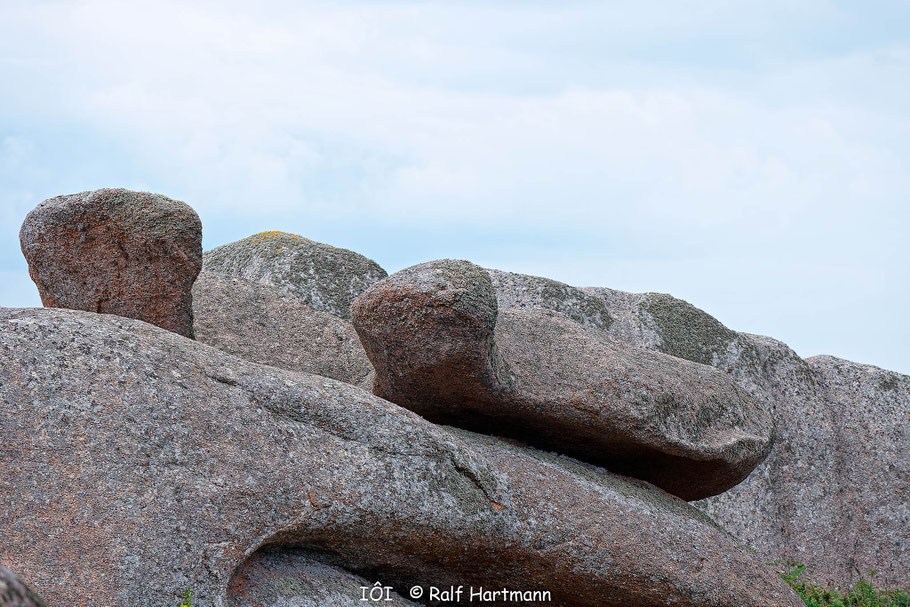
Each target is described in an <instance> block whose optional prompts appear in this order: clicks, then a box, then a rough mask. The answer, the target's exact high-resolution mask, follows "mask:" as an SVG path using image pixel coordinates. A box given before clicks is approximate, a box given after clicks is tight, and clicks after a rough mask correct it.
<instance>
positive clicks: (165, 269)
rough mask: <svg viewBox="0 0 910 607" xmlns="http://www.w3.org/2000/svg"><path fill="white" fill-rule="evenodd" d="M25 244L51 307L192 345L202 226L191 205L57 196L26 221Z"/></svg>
mask: <svg viewBox="0 0 910 607" xmlns="http://www.w3.org/2000/svg"><path fill="white" fill-rule="evenodd" d="M19 240H20V243H21V245H22V252H23V254H24V255H25V258H26V260H28V269H29V274H30V275H31V277H32V280H34V281H35V284H36V285H37V286H38V292H39V293H40V295H41V301H42V303H43V304H44V305H45V306H47V307H50V308H71V309H74V310H88V311H90V312H102V313H105V314H117V315H119V316H126V317H128V318H136V319H139V320H144V321H146V322H149V323H152V324H154V325H158V326H159V327H162V328H164V329H168V330H169V331H174V332H176V333H180V334H181V335H186V336H188V337H192V335H193V311H192V305H193V300H192V295H191V294H190V289H191V287H192V285H193V281H194V280H196V275H197V274H199V270H200V268H201V267H202V224H201V223H200V221H199V217H198V216H197V215H196V213H195V211H193V209H191V208H190V207H189V206H188V205H186V204H184V203H182V202H179V201H177V200H171V199H170V198H167V197H166V196H162V195H160V194H151V193H149V192H132V191H130V190H123V189H105V190H96V191H94V192H81V193H79V194H70V195H68V196H57V197H55V198H50V199H48V200H45V201H44V202H42V203H41V204H39V205H38V206H37V207H35V209H34V210H33V211H32V212H30V213H29V214H28V215H27V216H26V218H25V221H24V222H23V224H22V230H21V231H20V233H19Z"/></svg>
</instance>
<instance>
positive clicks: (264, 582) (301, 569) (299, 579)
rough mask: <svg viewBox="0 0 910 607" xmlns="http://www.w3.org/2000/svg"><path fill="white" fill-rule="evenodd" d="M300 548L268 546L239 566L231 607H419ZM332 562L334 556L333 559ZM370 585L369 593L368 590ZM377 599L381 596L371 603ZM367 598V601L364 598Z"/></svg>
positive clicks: (234, 576)
mask: <svg viewBox="0 0 910 607" xmlns="http://www.w3.org/2000/svg"><path fill="white" fill-rule="evenodd" d="M325 558H326V557H325V556H324V555H314V554H313V553H311V552H310V551H308V550H303V549H300V548H278V549H269V548H265V549H263V550H259V551H257V552H255V553H254V554H253V555H252V556H250V558H248V559H247V560H246V561H244V563H243V564H242V565H241V566H240V567H238V568H237V570H236V571H235V572H234V575H233V576H232V577H231V581H230V583H229V595H230V599H229V600H228V605H229V607H351V606H352V605H364V604H366V605H370V604H381V605H387V606H388V607H418V606H417V603H413V602H411V601H409V600H407V599H403V598H401V596H399V595H398V593H397V592H391V591H389V592H388V594H386V592H385V591H384V589H383V584H379V586H378V587H375V586H374V584H375V581H374V582H371V581H369V580H367V579H366V578H363V577H361V576H359V575H356V574H354V573H351V572H349V571H347V570H346V569H344V568H343V567H341V566H334V565H332V564H330V563H326V562H323V561H322V560H319V559H325ZM329 560H331V559H329ZM364 588H366V591H364ZM370 591H372V592H373V597H374V598H375V597H381V598H380V600H376V601H370V600H369V597H370ZM364 597H367V601H366V602H365V601H364V600H363V599H364Z"/></svg>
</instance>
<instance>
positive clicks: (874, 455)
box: [497, 277, 910, 586]
mask: <svg viewBox="0 0 910 607" xmlns="http://www.w3.org/2000/svg"><path fill="white" fill-rule="evenodd" d="M533 280H536V278H535V277H520V278H516V279H514V280H513V282H515V283H517V284H522V282H524V281H533ZM499 284H500V289H501V290H508V289H512V287H510V286H509V284H508V283H504V282H501V283H499ZM582 290H583V291H584V292H585V293H587V294H589V295H591V296H595V297H599V298H601V299H602V300H603V302H604V303H605V304H606V306H607V309H608V311H609V313H610V316H611V317H612V319H613V322H612V323H611V324H610V326H609V328H608V332H609V333H610V335H612V336H613V337H615V338H617V339H620V340H623V341H625V342H627V343H630V344H633V345H636V346H641V347H645V348H650V349H654V350H658V351H661V352H665V353H668V354H672V355H673V356H678V357H681V358H685V359H688V360H692V361H696V362H700V363H705V364H711V365H713V366H715V367H718V368H720V369H722V370H727V369H729V371H730V373H729V374H730V377H731V378H733V380H734V381H735V382H736V383H737V384H738V385H739V386H740V387H741V388H742V389H744V390H746V391H747V392H748V393H749V394H750V395H751V396H752V397H753V398H754V399H757V400H759V401H760V402H762V403H764V404H765V406H766V407H767V408H768V410H770V411H772V414H773V416H774V418H775V420H776V426H777V435H776V438H775V444H774V447H773V448H772V450H771V453H770V455H769V456H768V458H767V459H766V460H765V461H764V462H763V463H762V464H760V465H759V466H758V468H756V470H755V471H754V472H753V473H752V474H751V475H750V476H749V477H748V478H747V479H746V480H745V481H743V482H742V483H740V484H739V485H737V486H736V487H734V488H733V489H731V490H730V491H727V492H726V493H723V494H721V495H717V496H715V497H712V498H709V499H707V500H705V501H703V502H698V503H697V504H696V505H697V506H698V507H699V508H702V509H703V510H704V511H706V512H707V513H708V514H710V515H711V516H712V517H713V518H714V519H715V520H717V521H718V522H719V523H720V524H721V525H722V526H723V527H724V528H725V529H728V530H729V531H731V532H732V533H733V534H734V535H736V536H737V537H738V538H739V539H741V540H742V541H743V542H744V543H746V544H747V545H749V546H752V547H754V548H756V549H757V550H758V552H759V554H760V555H761V556H762V558H763V559H765V560H766V561H774V560H789V559H796V560H800V561H803V562H805V563H806V564H807V566H808V570H809V571H810V572H811V574H812V575H813V576H814V577H816V578H817V579H818V580H819V581H820V582H822V583H825V584H835V585H840V586H847V585H850V584H852V583H854V582H855V581H856V580H857V579H858V578H859V576H860V575H866V576H868V572H869V571H873V570H874V571H877V572H878V573H877V576H876V580H877V581H878V583H880V584H884V585H894V586H906V585H907V584H908V583H910V512H908V508H910V506H908V502H907V495H908V494H910V480H908V479H910V456H908V454H907V449H906V446H907V445H908V444H910V378H908V377H907V376H906V375H901V374H898V373H893V372H890V371H885V370H882V369H878V368H876V367H871V366H868V365H862V364H859V363H851V362H848V361H843V360H838V359H832V358H830V357H815V358H810V359H807V360H803V359H801V358H800V357H799V356H798V355H797V354H796V353H795V352H793V350H791V349H790V348H789V347H787V345H786V344H784V343H781V342H779V341H777V340H774V339H771V338H768V337H761V336H758V335H751V334H748V333H738V332H736V331H732V330H730V329H728V328H727V327H725V326H724V325H723V324H721V323H720V322H719V321H717V320H716V319H715V318H713V317H712V316H710V315H709V314H706V313H705V312H703V311H701V310H699V309H698V308H696V307H695V306H693V305H691V304H689V303H687V302H685V301H683V300H680V299H677V298H675V297H672V296H670V295H665V294H661V293H644V294H634V293H625V292H622V291H616V290H613V289H606V288H584V289H582ZM521 295H522V294H521V293H519V294H516V293H510V292H507V293H502V292H498V293H497V297H498V299H499V301H500V303H501V305H502V303H503V302H505V304H506V305H509V302H510V301H513V300H514V298H516V297H518V296H521ZM523 296H524V300H523V303H524V307H538V308H542V309H552V308H551V307H550V306H548V305H547V304H546V302H543V301H539V300H534V299H533V298H529V297H528V296H527V295H526V293H525V294H524V295H523Z"/></svg>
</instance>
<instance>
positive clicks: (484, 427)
mask: <svg viewBox="0 0 910 607" xmlns="http://www.w3.org/2000/svg"><path fill="white" fill-rule="evenodd" d="M353 321H354V326H355V327H356V329H357V332H358V334H359V335H360V338H361V341H362V342H363V344H364V347H365V348H366V351H367V355H368V356H369V357H370V360H371V361H372V362H373V365H374V367H375V368H376V379H375V381H374V392H375V393H376V394H378V395H379V396H382V397H383V398H386V399H388V400H391V401H392V402H395V403H398V404H400V405H402V406H404V407H407V408H408V409H411V410H413V411H416V412H418V413H420V414H421V415H423V416H424V417H426V418H428V419H430V420H432V421H435V422H438V423H448V424H453V425H458V426H461V427H467V428H471V429H474V430H479V431H483V432H493V433H498V434H503V435H507V436H510V437H513V438H519V439H521V440H524V441H527V442H529V443H531V444H533V445H536V446H540V447H544V448H547V449H554V450H556V451H559V452H562V453H568V454H570V455H574V456H577V457H579V458H581V459H583V460H585V461H589V462H594V463H597V464H602V465H605V466H607V467H609V468H610V469H611V470H614V471H617V472H620V473H623V474H627V475H630V476H634V477H636V478H641V479H644V480H647V481H649V482H652V483H654V484H656V485H657V486H659V487H661V488H663V489H665V490H667V491H669V492H671V493H673V494H675V495H678V496H680V497H682V498H684V499H687V500H692V499H700V498H704V497H707V496H710V495H715V494H717V493H720V492H722V491H724V490H726V489H729V488H730V487H732V486H733V485H735V484H736V483H738V482H740V481H741V480H743V479H744V478H745V477H746V476H747V475H748V474H749V472H750V471H751V470H752V469H753V468H754V467H755V466H756V465H757V464H758V463H759V462H760V461H761V460H762V459H764V457H765V455H766V454H767V452H768V449H770V446H771V438H772V436H773V424H772V422H771V417H770V416H769V415H768V413H767V412H765V411H764V410H763V409H761V408H760V407H759V406H757V405H756V404H755V403H754V402H753V401H752V400H751V399H750V398H748V396H747V395H746V393H745V392H744V391H742V390H740V389H738V388H737V387H736V385H735V384H734V383H733V382H732V381H731V380H730V378H729V377H728V376H727V374H725V373H721V372H719V371H717V370H716V369H713V368H711V367H708V366H705V365H699V364H694V363H691V362H688V361H684V360H681V359H678V358H674V357H671V356H666V355H663V354H659V353H655V352H651V351H648V350H642V349H639V348H629V347H628V346H623V345H622V344H620V343H618V342H617V341H615V340H613V339H612V338H610V337H608V336H607V335H606V334H605V333H604V332H602V331H600V330H598V329H590V328H586V327H583V326H582V325H579V324H578V323H576V322H573V321H570V320H568V319H566V318H564V317H561V316H557V315H553V314H541V313H540V312H539V311H527V310H508V311H505V312H503V313H501V314H498V313H497V302H496V295H495V292H494V290H493V285H492V283H491V281H490V278H489V277H488V275H487V273H486V272H485V271H484V270H483V269H482V268H479V267H478V266H475V265H474V264H471V263H469V262H465V261H452V260H442V261H436V262H430V263H425V264H420V265H417V266H413V267H411V268H407V269H405V270H402V271H401V272H398V273H396V274H393V275H392V276H390V277H389V278H387V279H385V280H382V281H380V282H378V283H376V284H375V285H373V286H372V287H370V289H368V290H367V291H366V292H365V293H364V294H363V295H361V296H360V298H358V299H357V301H356V302H355V303H354V307H353Z"/></svg>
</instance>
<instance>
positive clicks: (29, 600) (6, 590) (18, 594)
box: [0, 565, 45, 607]
mask: <svg viewBox="0 0 910 607" xmlns="http://www.w3.org/2000/svg"><path fill="white" fill-rule="evenodd" d="M0 607H45V603H44V601H43V600H42V599H41V597H39V596H38V595H37V594H35V593H34V592H32V591H31V589H30V588H29V587H28V586H26V585H25V584H23V583H22V580H20V579H19V577H18V576H17V575H16V574H15V573H13V572H12V571H10V570H9V569H7V568H6V567H4V566H3V565H0Z"/></svg>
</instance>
